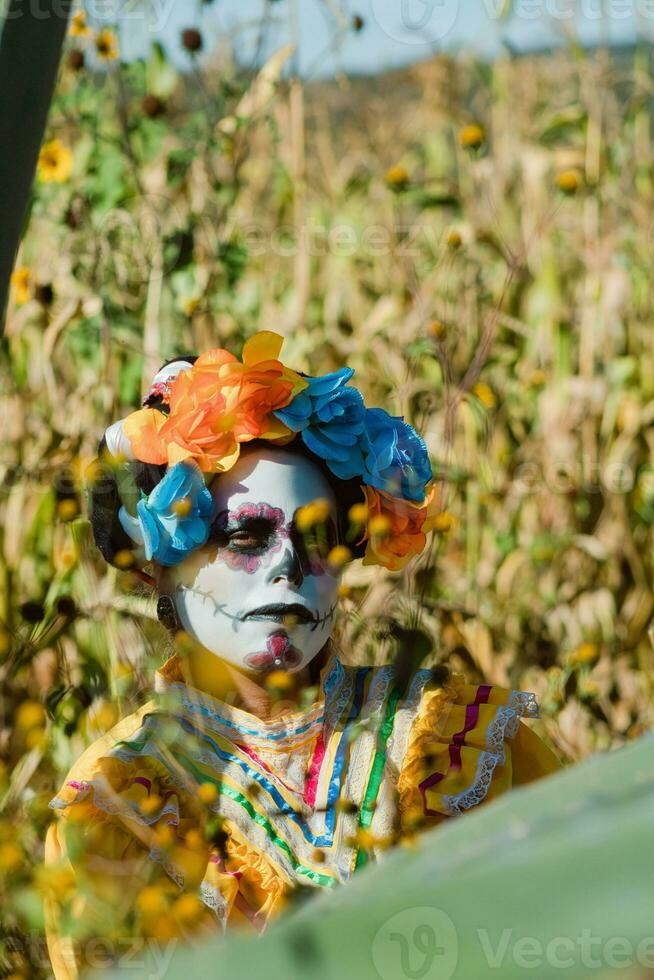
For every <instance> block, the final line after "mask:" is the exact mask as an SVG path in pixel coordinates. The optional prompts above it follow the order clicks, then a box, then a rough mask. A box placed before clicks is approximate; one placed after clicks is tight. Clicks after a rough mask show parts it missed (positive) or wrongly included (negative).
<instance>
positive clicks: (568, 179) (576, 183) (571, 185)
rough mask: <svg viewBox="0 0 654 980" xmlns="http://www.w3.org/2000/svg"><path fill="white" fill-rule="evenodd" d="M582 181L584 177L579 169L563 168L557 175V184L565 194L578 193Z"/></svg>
mask: <svg viewBox="0 0 654 980" xmlns="http://www.w3.org/2000/svg"><path fill="white" fill-rule="evenodd" d="M581 182H582V177H581V173H580V172H579V171H578V170H574V169H573V170H562V171H561V172H560V173H558V174H557V175H556V185H557V187H558V188H559V190H560V191H563V193H564V194H576V192H577V191H578V190H579V188H580V187H581Z"/></svg>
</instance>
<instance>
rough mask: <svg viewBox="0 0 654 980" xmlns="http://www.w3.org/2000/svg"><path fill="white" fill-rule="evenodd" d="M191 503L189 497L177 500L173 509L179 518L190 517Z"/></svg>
mask: <svg viewBox="0 0 654 980" xmlns="http://www.w3.org/2000/svg"><path fill="white" fill-rule="evenodd" d="M191 507H192V504H191V501H190V499H189V497H182V498H181V500H176V501H175V503H174V504H173V507H172V509H173V510H174V511H175V513H176V514H177V516H178V517H188V515H189V514H190V513H191Z"/></svg>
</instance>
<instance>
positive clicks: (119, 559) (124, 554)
mask: <svg viewBox="0 0 654 980" xmlns="http://www.w3.org/2000/svg"><path fill="white" fill-rule="evenodd" d="M133 564H134V555H133V554H132V552H131V551H130V550H129V548H121V550H120V551H117V552H116V554H115V555H114V565H115V566H116V568H121V569H122V570H123V571H125V570H126V569H127V568H131V567H132V566H133Z"/></svg>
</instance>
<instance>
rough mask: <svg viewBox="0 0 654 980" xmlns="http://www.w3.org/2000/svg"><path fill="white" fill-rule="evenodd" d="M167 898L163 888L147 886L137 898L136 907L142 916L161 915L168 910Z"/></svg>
mask: <svg viewBox="0 0 654 980" xmlns="http://www.w3.org/2000/svg"><path fill="white" fill-rule="evenodd" d="M166 905H167V902H166V896H165V894H164V892H163V891H162V889H161V888H157V887H156V886H155V885H146V886H145V888H142V889H141V891H140V892H139V893H138V895H137V897H136V907H137V909H138V910H139V912H141V914H142V915H159V914H160V913H161V912H165V910H166Z"/></svg>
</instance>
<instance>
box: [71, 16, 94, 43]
mask: <svg viewBox="0 0 654 980" xmlns="http://www.w3.org/2000/svg"><path fill="white" fill-rule="evenodd" d="M70 33H71V35H72V37H88V36H89V34H90V33H91V31H90V30H89V25H88V24H87V22H86V14H85V13H84V11H83V10H76V11H75V13H74V14H73V17H72V20H71V22H70Z"/></svg>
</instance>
